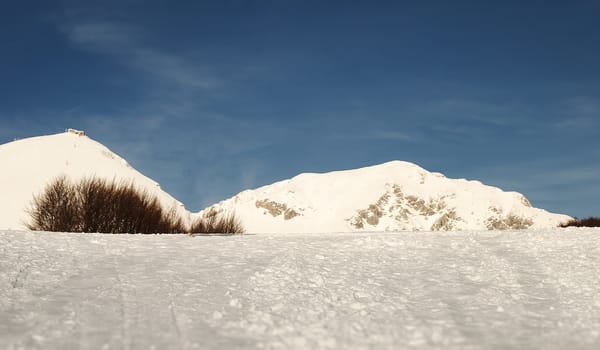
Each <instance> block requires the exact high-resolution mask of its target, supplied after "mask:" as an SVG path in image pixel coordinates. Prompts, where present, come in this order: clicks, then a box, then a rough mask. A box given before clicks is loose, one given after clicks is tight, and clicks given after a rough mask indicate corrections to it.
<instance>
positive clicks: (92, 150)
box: [0, 132, 190, 229]
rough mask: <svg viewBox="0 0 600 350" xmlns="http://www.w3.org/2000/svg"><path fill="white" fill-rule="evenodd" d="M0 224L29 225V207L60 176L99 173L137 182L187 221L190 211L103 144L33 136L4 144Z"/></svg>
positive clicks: (74, 138)
mask: <svg viewBox="0 0 600 350" xmlns="http://www.w3.org/2000/svg"><path fill="white" fill-rule="evenodd" d="M0 164H3V165H4V169H6V170H5V171H1V172H0V229H25V225H24V223H25V222H26V221H27V220H28V219H29V216H28V214H27V212H26V210H27V208H28V207H29V206H30V204H31V200H32V199H33V196H34V195H35V194H38V193H40V192H41V191H42V190H43V188H44V187H45V186H46V185H47V184H48V183H49V182H50V181H52V180H54V179H55V178H56V177H58V176H61V175H67V176H68V178H70V179H73V180H78V179H81V178H83V177H88V176H97V177H101V178H105V179H108V180H113V179H114V180H117V181H121V180H124V181H132V182H133V183H134V184H135V185H136V186H139V187H140V188H142V189H145V190H147V191H148V192H150V193H153V194H155V195H157V196H158V198H159V199H160V200H161V202H162V204H163V205H164V207H165V208H168V209H171V208H175V209H176V210H177V211H178V212H179V214H180V215H181V216H182V217H183V219H184V220H187V219H188V217H189V214H190V213H189V212H188V211H187V210H186V209H185V208H184V207H183V204H181V203H180V202H179V201H177V200H176V199H175V198H173V197H172V196H170V195H169V194H168V193H166V192H164V191H163V190H161V188H160V186H159V184H158V183H157V182H156V181H154V180H152V179H150V178H148V177H146V176H144V175H143V174H141V173H140V172H139V171H137V170H135V169H134V168H132V167H131V166H130V165H129V164H128V163H127V161H126V160H125V159H123V158H122V157H120V156H118V155H117V154H115V153H114V152H112V151H111V150H109V149H108V148H106V147H105V146H104V145H102V144H100V143H98V142H96V141H94V140H92V139H90V138H89V137H87V136H84V135H79V134H77V133H75V132H65V133H60V134H55V135H49V136H39V137H32V138H28V139H23V140H18V141H14V142H10V143H6V144H3V145H0Z"/></svg>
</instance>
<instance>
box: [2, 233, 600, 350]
mask: <svg viewBox="0 0 600 350" xmlns="http://www.w3.org/2000/svg"><path fill="white" fill-rule="evenodd" d="M599 235H600V229H574V228H573V229H571V228H570V229H550V230H525V231H467V232H403V233H344V234H339V233H327V234H289V235H279V234H257V235H241V236H195V237H190V236H187V235H101V234H73V233H71V234H69V233H39V232H17V231H1V232H0V348H2V349H24V348H27V349H76V348H82V349H87V348H93V349H153V348H154V349H195V348H202V349H216V348H219V349H235V348H264V349H305V348H311V349H319V348H321V349H343V348H354V349H367V348H387V349H390V348H420V349H441V348H443V349H476V348H477V349H479V348H502V349H528V348H538V349H571V348H577V349H597V348H598V347H599V345H600V279H599V278H598V275H599V273H600V239H598V238H599V237H600V236H599Z"/></svg>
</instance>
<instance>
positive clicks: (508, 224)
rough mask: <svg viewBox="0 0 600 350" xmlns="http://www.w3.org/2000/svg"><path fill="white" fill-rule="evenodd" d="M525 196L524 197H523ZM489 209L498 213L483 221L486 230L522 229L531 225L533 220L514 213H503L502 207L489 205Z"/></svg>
mask: <svg viewBox="0 0 600 350" xmlns="http://www.w3.org/2000/svg"><path fill="white" fill-rule="evenodd" d="M523 198H525V197H523ZM489 209H490V211H492V212H494V213H496V214H498V215H497V216H490V217H489V218H487V220H486V221H485V225H486V227H487V229H488V230H524V229H527V228H529V227H531V225H533V220H531V219H529V218H524V217H521V216H518V215H515V214H508V215H504V213H503V211H502V209H500V208H496V207H490V208H489Z"/></svg>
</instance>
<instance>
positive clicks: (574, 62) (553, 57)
mask: <svg viewBox="0 0 600 350" xmlns="http://www.w3.org/2000/svg"><path fill="white" fill-rule="evenodd" d="M598 18H600V2H598V1H568V2H565V1H497V2H494V3H491V2H483V1H428V0H421V1H310V0H307V1H301V0H264V1H233V0H231V1H228V0H224V1H212V2H209V1H189V2H187V3H186V2H185V1H135V0H119V1H97V2H86V1H38V2H36V1H21V2H12V4H11V3H3V4H2V5H1V9H0V43H1V44H2V46H1V52H0V143H5V142H9V141H12V140H13V139H15V138H24V137H29V136H36V135H42V134H51V133H57V132H61V131H63V130H64V129H65V128H67V127H72V128H78V129H84V130H86V131H87V132H88V134H89V135H90V136H91V137H92V138H94V139H96V140H98V141H100V142H102V143H103V144H105V145H106V146H108V147H109V148H111V149H112V150H114V151H115V152H117V153H118V154H120V155H121V156H123V157H125V158H126V159H128V160H129V161H130V163H131V164H132V165H133V166H134V167H136V168H137V169H138V170H140V171H141V172H143V173H144V174H146V175H148V176H150V177H152V178H154V179H156V180H157V181H159V182H160V183H161V185H162V187H163V188H164V189H166V190H167V191H168V192H170V193H171V194H173V195H174V196H175V197H177V198H179V199H180V200H182V201H183V202H184V203H185V204H186V205H187V206H188V207H189V208H190V209H192V210H199V209H201V208H202V207H203V206H205V205H208V204H212V203H213V202H216V201H218V200H221V199H225V198H227V197H230V196H232V195H234V194H236V193H237V192H239V191H241V190H244V189H247V188H253V187H257V186H261V185H265V184H269V183H272V182H274V181H278V180H282V179H285V178H289V177H292V176H294V175H297V174H298V173H301V172H325V171H331V170H341V169H348V168H356V167H362V166H367V165H372V164H377V163H381V162H385V161H389V160H394V159H399V160H407V161H411V162H415V163H417V164H419V165H421V166H423V167H424V168H426V169H428V170H430V171H439V172H442V173H444V174H446V175H447V176H448V177H461V178H469V179H479V180H481V181H482V182H484V183H487V184H490V185H495V186H500V187H502V188H503V189H505V190H515V191H519V192H522V193H523V194H525V195H526V196H527V197H528V198H529V199H530V200H531V201H532V203H533V204H534V205H535V206H540V207H543V208H546V209H548V210H551V211H556V212H562V213H566V214H570V215H575V216H579V217H583V216H589V215H600V140H599V136H600V20H598ZM3 166H8V167H10V165H6V164H5V165H3Z"/></svg>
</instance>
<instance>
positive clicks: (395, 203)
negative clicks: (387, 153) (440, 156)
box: [348, 184, 461, 230]
mask: <svg viewBox="0 0 600 350" xmlns="http://www.w3.org/2000/svg"><path fill="white" fill-rule="evenodd" d="M415 214H416V215H421V216H426V217H429V216H434V215H438V214H441V216H440V218H439V219H438V220H437V221H436V222H435V223H434V224H433V226H432V230H442V229H443V230H450V229H453V228H454V224H455V223H456V221H458V220H461V219H460V218H459V217H458V216H457V215H456V212H455V211H454V210H453V209H448V208H447V204H446V202H445V201H444V197H440V198H429V199H428V200H427V201H426V200H425V199H423V198H419V197H417V196H413V195H408V196H405V195H404V193H403V191H402V188H401V187H400V186H398V185H397V184H394V185H388V190H387V191H386V193H384V194H383V195H382V196H381V197H379V199H378V200H377V201H376V202H375V203H373V204H370V205H369V206H368V207H367V208H366V209H362V210H359V211H358V213H357V215H355V216H353V217H352V218H350V219H349V220H348V221H349V222H350V224H351V225H352V226H353V227H355V228H357V229H363V228H365V225H371V226H376V225H378V224H379V222H380V220H381V218H383V217H389V218H391V219H393V220H394V221H396V222H398V223H401V224H405V223H407V221H408V220H409V218H410V217H411V216H414V215H415Z"/></svg>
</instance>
